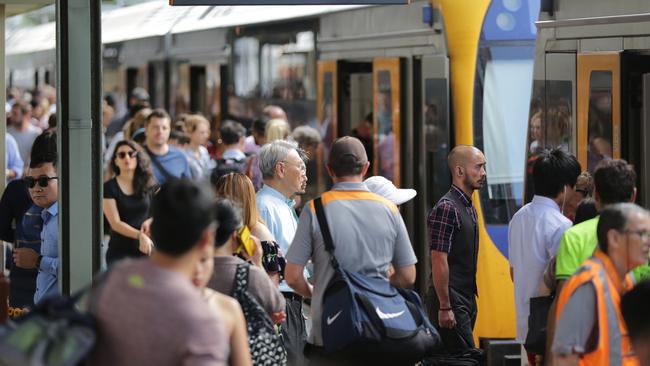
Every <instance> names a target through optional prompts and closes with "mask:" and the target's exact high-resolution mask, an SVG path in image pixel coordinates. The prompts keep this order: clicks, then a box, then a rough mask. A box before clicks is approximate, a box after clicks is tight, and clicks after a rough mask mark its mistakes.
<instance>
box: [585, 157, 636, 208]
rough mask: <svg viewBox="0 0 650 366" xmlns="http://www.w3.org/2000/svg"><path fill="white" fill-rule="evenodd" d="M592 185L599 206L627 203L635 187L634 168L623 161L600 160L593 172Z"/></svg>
mask: <svg viewBox="0 0 650 366" xmlns="http://www.w3.org/2000/svg"><path fill="white" fill-rule="evenodd" d="M594 184H595V186H596V192H597V193H598V198H599V201H600V204H601V205H609V204H613V203H621V202H629V201H630V199H632V195H633V194H634V188H635V187H636V173H635V172H634V167H633V166H632V165H630V164H628V163H627V161H625V160H623V159H615V160H612V159H607V160H602V161H601V162H600V163H598V165H597V166H596V170H595V171H594Z"/></svg>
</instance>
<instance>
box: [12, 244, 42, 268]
mask: <svg viewBox="0 0 650 366" xmlns="http://www.w3.org/2000/svg"><path fill="white" fill-rule="evenodd" d="M37 260H38V253H36V251H35V250H34V249H30V248H16V249H14V263H16V266H18V267H20V268H26V269H30V268H36V261H37Z"/></svg>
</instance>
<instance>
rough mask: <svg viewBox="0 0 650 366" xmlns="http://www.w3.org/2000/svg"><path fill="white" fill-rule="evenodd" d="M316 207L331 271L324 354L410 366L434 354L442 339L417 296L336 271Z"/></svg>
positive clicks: (329, 241) (329, 239) (327, 233)
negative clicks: (333, 273)
mask: <svg viewBox="0 0 650 366" xmlns="http://www.w3.org/2000/svg"><path fill="white" fill-rule="evenodd" d="M314 206H315V209H316V216H317V218H318V222H319V225H320V229H321V233H322V234H323V239H324V242H325V249H326V250H327V252H328V253H329V254H330V257H331V264H332V267H334V271H335V275H334V277H333V278H332V280H331V281H330V282H329V284H328V285H327V288H326V290H325V293H324V295H323V308H322V309H323V311H322V318H321V328H322V336H323V347H324V348H325V351H326V352H328V353H334V352H336V353H339V352H340V353H343V354H346V355H350V356H356V355H364V354H365V355H372V356H373V358H380V359H382V358H383V359H384V361H388V360H389V359H390V360H399V362H413V363H415V362H417V361H420V360H422V359H423V358H425V357H426V356H429V355H432V354H434V353H435V350H436V348H437V347H438V346H439V344H440V335H439V334H438V332H437V331H436V329H435V327H434V326H433V325H432V324H431V322H430V321H429V318H428V317H427V315H426V313H425V311H424V306H423V305H422V301H421V300H420V297H419V296H418V294H417V293H416V292H414V291H412V290H407V289H398V288H395V287H393V286H391V284H390V283H389V282H388V281H387V280H386V279H384V278H380V277H370V276H365V275H363V274H360V273H356V272H352V271H347V270H345V269H342V268H340V266H339V263H338V261H337V260H336V258H335V257H334V243H333V241H332V236H331V233H330V231H329V226H328V224H327V219H326V218H325V212H324V209H323V205H322V202H321V199H320V198H317V199H315V200H314Z"/></svg>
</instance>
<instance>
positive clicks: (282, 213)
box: [256, 140, 307, 365]
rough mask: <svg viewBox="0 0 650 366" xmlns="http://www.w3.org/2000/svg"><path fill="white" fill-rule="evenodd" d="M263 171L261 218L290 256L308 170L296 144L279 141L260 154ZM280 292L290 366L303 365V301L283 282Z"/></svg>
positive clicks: (283, 333) (258, 194)
mask: <svg viewBox="0 0 650 366" xmlns="http://www.w3.org/2000/svg"><path fill="white" fill-rule="evenodd" d="M259 167H260V170H261V171H262V177H263V178H264V186H263V187H262V189H260V190H259V192H257V197H256V201H257V209H258V210H259V213H260V216H261V217H262V219H263V220H264V222H265V223H266V226H268V228H269V230H270V231H271V233H272V234H273V236H274V237H275V240H276V241H277V243H278V245H279V246H280V249H281V250H282V252H283V253H284V254H285V255H286V254H287V252H288V251H289V245H290V244H291V242H292V241H293V237H294V235H295V234H296V229H297V228H298V216H297V215H296V211H295V210H294V208H293V206H294V205H295V202H294V200H293V198H294V197H295V196H296V195H300V194H304V193H305V188H306V186H307V175H306V171H307V168H306V167H305V162H304V161H303V160H302V159H301V157H300V153H299V150H298V147H297V145H296V144H295V143H291V142H288V141H284V140H276V141H273V142H272V143H270V144H267V145H264V146H263V147H262V148H261V149H260V152H259ZM280 291H282V294H283V295H284V297H285V299H286V304H287V308H286V313H287V319H286V320H285V321H284V322H283V323H282V327H281V331H282V338H283V339H284V343H285V344H284V345H285V348H286V349H287V355H288V356H289V362H290V364H296V365H301V364H303V362H302V361H303V358H302V350H303V348H304V345H305V343H306V342H307V332H306V330H305V321H304V318H303V316H302V297H300V296H299V295H297V294H295V293H294V292H293V290H292V289H291V288H290V287H289V286H288V285H287V284H286V282H284V281H282V282H281V283H280Z"/></svg>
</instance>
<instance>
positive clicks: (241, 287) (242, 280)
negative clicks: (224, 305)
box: [232, 263, 251, 298]
mask: <svg viewBox="0 0 650 366" xmlns="http://www.w3.org/2000/svg"><path fill="white" fill-rule="evenodd" d="M250 267H251V265H250V264H249V263H240V264H238V265H237V269H236V270H235V279H234V280H233V284H232V296H233V297H235V298H237V297H238V295H241V294H243V293H244V292H245V291H246V290H248V274H249V272H250Z"/></svg>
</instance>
